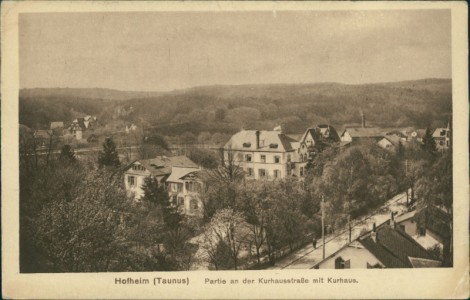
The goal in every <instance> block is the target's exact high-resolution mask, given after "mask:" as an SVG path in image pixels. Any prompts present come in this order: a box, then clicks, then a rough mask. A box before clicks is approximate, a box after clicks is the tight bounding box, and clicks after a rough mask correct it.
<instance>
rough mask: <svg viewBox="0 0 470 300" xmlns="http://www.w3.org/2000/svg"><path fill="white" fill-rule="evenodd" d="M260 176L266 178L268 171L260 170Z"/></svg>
mask: <svg viewBox="0 0 470 300" xmlns="http://www.w3.org/2000/svg"><path fill="white" fill-rule="evenodd" d="M258 175H259V177H266V170H265V169H259V170H258Z"/></svg>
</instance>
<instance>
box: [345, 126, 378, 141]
mask: <svg viewBox="0 0 470 300" xmlns="http://www.w3.org/2000/svg"><path fill="white" fill-rule="evenodd" d="M384 136H385V133H384V131H383V129H381V128H377V127H369V128H365V127H350V128H345V129H344V130H343V133H341V142H343V143H357V142H361V141H374V142H378V141H379V140H381V139H382V138H383V137H384Z"/></svg>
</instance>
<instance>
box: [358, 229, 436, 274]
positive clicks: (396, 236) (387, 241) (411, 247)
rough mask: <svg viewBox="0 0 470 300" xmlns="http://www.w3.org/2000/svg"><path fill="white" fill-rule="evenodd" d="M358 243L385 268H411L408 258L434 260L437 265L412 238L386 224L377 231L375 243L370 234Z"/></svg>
mask: <svg viewBox="0 0 470 300" xmlns="http://www.w3.org/2000/svg"><path fill="white" fill-rule="evenodd" d="M359 241H360V243H361V244H363V245H364V247H365V248H366V249H367V250H368V251H369V252H370V253H372V254H373V255H374V256H375V257H376V258H377V259H378V260H379V261H380V262H382V263H383V264H384V265H385V266H386V267H387V268H412V267H413V264H412V263H411V261H410V259H409V258H410V257H413V258H420V259H427V260H434V261H436V264H437V263H438V261H437V260H435V259H434V257H432V256H431V254H429V253H428V252H427V251H426V250H425V249H424V248H423V247H421V245H419V244H418V243H417V242H416V241H415V240H413V238H411V237H410V236H408V235H407V234H406V233H404V232H402V231H400V230H397V229H393V228H391V227H390V226H388V225H387V224H384V225H383V226H382V227H380V228H378V229H377V237H376V241H374V240H373V239H372V236H371V233H370V234H368V235H366V236H364V237H362V238H360V240H359Z"/></svg>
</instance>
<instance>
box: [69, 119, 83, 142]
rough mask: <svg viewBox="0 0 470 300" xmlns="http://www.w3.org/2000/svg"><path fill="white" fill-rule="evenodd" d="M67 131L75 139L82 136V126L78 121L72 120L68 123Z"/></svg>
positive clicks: (79, 138)
mask: <svg viewBox="0 0 470 300" xmlns="http://www.w3.org/2000/svg"><path fill="white" fill-rule="evenodd" d="M69 132H70V134H72V135H73V137H74V138H75V139H77V140H81V139H82V138H83V127H82V126H80V124H79V122H78V121H77V122H75V121H74V122H73V123H72V124H70V126H69Z"/></svg>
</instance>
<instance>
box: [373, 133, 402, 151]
mask: <svg viewBox="0 0 470 300" xmlns="http://www.w3.org/2000/svg"><path fill="white" fill-rule="evenodd" d="M400 143H402V145H403V139H402V138H401V137H400V136H398V135H396V134H387V135H385V136H384V137H383V138H382V139H380V140H379V141H378V142H377V145H378V146H379V147H380V148H382V149H385V150H389V151H393V152H395V151H397V150H398V147H399V146H400Z"/></svg>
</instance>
